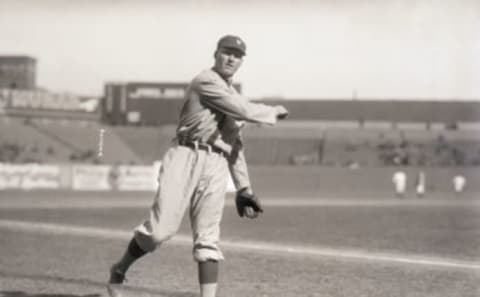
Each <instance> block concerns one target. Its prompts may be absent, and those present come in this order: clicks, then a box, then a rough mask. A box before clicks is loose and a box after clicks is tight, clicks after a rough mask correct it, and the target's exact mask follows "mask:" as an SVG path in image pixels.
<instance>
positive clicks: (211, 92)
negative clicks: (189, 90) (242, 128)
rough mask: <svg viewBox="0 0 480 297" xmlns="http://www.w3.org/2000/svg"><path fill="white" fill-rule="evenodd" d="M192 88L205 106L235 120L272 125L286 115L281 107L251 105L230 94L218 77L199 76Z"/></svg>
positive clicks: (239, 96) (244, 99) (286, 112)
mask: <svg viewBox="0 0 480 297" xmlns="http://www.w3.org/2000/svg"><path fill="white" fill-rule="evenodd" d="M194 87H195V89H196V91H197V92H198V93H199V95H200V100H201V102H202V103H203V104H204V105H205V106H207V107H208V108H211V109H213V110H216V111H218V112H220V113H223V114H225V115H227V116H231V117H232V118H234V119H236V120H240V121H247V122H251V123H263V124H269V125H274V124H275V123H276V122H277V120H278V119H282V118H285V117H286V116H287V114H288V111H287V110H286V109H285V108H284V107H283V106H281V105H277V106H270V105H266V104H262V103H253V102H250V101H249V100H248V99H247V98H246V97H244V96H241V95H240V94H238V93H232V92H231V90H229V89H228V86H227V85H226V83H225V82H224V81H223V80H222V78H221V77H219V76H215V75H205V76H200V77H198V78H197V79H196V80H195V82H194Z"/></svg>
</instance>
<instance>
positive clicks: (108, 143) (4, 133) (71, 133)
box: [0, 59, 480, 168]
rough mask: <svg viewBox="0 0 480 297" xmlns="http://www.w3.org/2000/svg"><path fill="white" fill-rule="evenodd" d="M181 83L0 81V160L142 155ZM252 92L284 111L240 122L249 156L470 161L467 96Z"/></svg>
mask: <svg viewBox="0 0 480 297" xmlns="http://www.w3.org/2000/svg"><path fill="white" fill-rule="evenodd" d="M25 61H27V62H32V61H33V62H34V60H31V59H30V60H29V59H27V60H25ZM4 80H6V79H4ZM186 87H187V84H186V83H144V82H131V83H107V84H106V85H105V94H103V95H102V96H98V97H95V98H92V97H85V96H79V95H75V94H60V93H55V92H50V91H46V90H43V89H38V88H37V89H35V88H34V89H23V90H20V89H12V88H6V87H4V88H3V89H0V103H1V104H0V107H1V109H0V114H1V121H0V123H1V125H0V131H1V138H0V161H1V162H13V163H26V162H38V163H52V162H56V163H71V162H73V163H78V162H80V163H82V162H85V163H93V164H99V163H102V164H122V163H123V164H151V163H152V162H155V161H156V160H160V159H161V157H162V155H163V153H164V152H165V151H166V149H167V148H168V147H169V146H170V144H171V141H172V139H173V137H174V135H175V123H176V121H177V119H176V117H177V115H178V111H179V109H180V108H181V105H182V98H183V96H184V94H185V91H186ZM236 87H237V88H238V89H239V90H241V85H237V86H236ZM258 101H265V102H266V103H269V104H282V105H284V106H286V107H287V109H288V110H289V111H290V115H289V118H288V119H287V120H286V121H284V122H281V123H279V125H277V126H275V127H262V126H259V127H256V126H255V125H250V126H248V127H247V129H246V130H245V131H244V138H245V143H246V156H247V159H248V160H249V162H250V163H251V164H253V165H294V166H300V165H303V166H305V165H316V166H327V167H348V168H357V167H388V166H430V167H436V166H439V167H448V166H478V165H480V139H479V138H480V136H479V135H480V134H479V133H478V131H479V129H478V122H479V121H480V103H478V102H475V101H468V102H466V101H463V102H459V101H454V100H452V101H441V102H440V101H404V100H317V101H315V100H295V99H292V100H285V99H281V100H280V99H279V100H274V99H268V100H258ZM101 131H103V132H102V133H103V134H102V133H100V132H101ZM100 134H102V135H100ZM100 137H102V142H103V143H102V150H103V151H102V154H101V156H99V154H98V150H99V140H100Z"/></svg>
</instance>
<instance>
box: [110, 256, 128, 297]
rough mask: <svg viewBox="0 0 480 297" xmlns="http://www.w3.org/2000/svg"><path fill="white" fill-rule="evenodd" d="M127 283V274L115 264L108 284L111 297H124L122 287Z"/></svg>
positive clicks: (111, 269)
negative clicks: (121, 291)
mask: <svg viewBox="0 0 480 297" xmlns="http://www.w3.org/2000/svg"><path fill="white" fill-rule="evenodd" d="M124 281H125V273H124V272H123V271H121V270H120V269H119V268H118V264H113V265H112V267H111V268H110V279H109V280H108V284H107V292H108V296H110V297H122V294H121V293H120V286H121V285H122V284H123V282H124Z"/></svg>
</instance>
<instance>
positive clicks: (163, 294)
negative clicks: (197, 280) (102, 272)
mask: <svg viewBox="0 0 480 297" xmlns="http://www.w3.org/2000/svg"><path fill="white" fill-rule="evenodd" d="M0 277H6V278H23V279H30V280H34V281H53V282H57V283H68V284H77V285H78V284H80V285H85V287H89V288H90V289H91V288H92V287H94V288H95V291H97V289H98V291H99V292H100V293H93V294H86V295H82V294H80V295H78V294H65V293H35V292H33V293H32V292H25V291H19V290H4V291H1V290H0V297H103V296H107V289H106V283H105V282H99V281H93V280H89V279H81V278H65V277H59V276H49V275H32V274H23V273H11V272H10V273H6V272H2V271H0ZM90 289H89V290H90ZM123 290H124V291H125V292H126V293H127V292H128V293H127V294H126V295H127V296H135V292H138V293H147V294H151V295H156V296H159V297H167V296H168V297H196V296H197V294H196V293H193V292H178V291H170V290H158V289H152V288H146V287H136V286H129V285H126V286H124V288H123ZM32 291H35V290H32Z"/></svg>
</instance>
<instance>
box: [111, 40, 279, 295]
mask: <svg viewBox="0 0 480 297" xmlns="http://www.w3.org/2000/svg"><path fill="white" fill-rule="evenodd" d="M245 53H246V45H245V43H244V42H243V40H242V39H240V38H239V37H237V36H232V35H227V36H224V37H222V38H221V39H220V40H219V41H218V43H217V48H216V50H215V54H214V57H215V64H214V66H213V67H212V68H210V69H206V70H204V71H202V72H201V73H200V74H198V75H197V76H196V77H195V78H194V79H193V81H192V82H191V84H190V86H189V88H188V90H187V92H186V99H185V103H184V106H183V108H182V110H181V112H180V120H179V124H178V127H177V133H176V139H175V143H174V144H173V146H172V147H171V148H170V149H169V150H168V151H167V152H166V153H165V155H164V158H163V160H162V165H161V167H160V172H159V176H158V182H159V186H158V190H157V194H156V195H155V198H154V201H153V204H152V207H151V209H150V215H149V217H148V218H147V219H146V220H145V222H144V223H143V224H141V225H139V226H137V228H135V230H134V235H133V238H132V239H131V240H130V243H129V245H128V247H127V249H126V251H125V252H124V254H123V256H122V257H121V258H120V259H119V260H118V261H117V262H115V263H114V264H113V265H112V267H111V269H110V279H109V281H108V286H107V289H108V293H109V295H110V296H115V297H117V296H120V291H119V288H120V285H121V284H122V283H123V281H124V279H125V274H126V273H127V270H128V269H129V267H130V266H131V265H132V264H133V263H134V262H135V261H136V260H138V259H139V258H141V257H142V256H144V255H145V254H146V253H149V252H153V251H154V250H155V249H156V248H157V247H158V246H160V245H161V244H162V243H163V242H165V241H166V240H168V239H170V238H171V237H172V236H173V235H174V234H175V233H176V232H177V230H178V228H179V226H180V223H181V221H182V218H183V215H184V213H185V211H187V210H188V214H189V216H190V221H191V226H192V233H193V258H194V260H195V261H196V262H198V280H199V283H200V294H201V297H214V296H215V295H216V289H217V278H218V265H219V261H220V260H223V254H222V252H221V251H220V248H219V246H218V243H219V240H220V221H221V218H222V214H223V206H224V200H225V193H226V191H227V186H228V180H229V173H230V175H231V177H232V181H233V184H234V186H235V188H236V190H237V194H236V199H235V202H236V207H237V211H238V214H239V215H240V216H241V217H248V218H256V217H257V216H258V215H259V213H261V212H262V211H263V210H262V207H261V205H260V201H259V200H258V198H257V197H256V196H255V195H253V190H252V186H251V183H250V178H249V175H248V170H247V164H246V161H245V156H244V150H243V140H242V137H241V133H240V131H241V129H242V127H243V126H244V124H245V122H251V123H260V124H268V125H274V124H275V123H276V122H277V120H278V119H283V118H285V117H286V116H287V114H288V112H287V110H286V109H285V108H284V107H283V106H280V105H277V106H269V105H265V104H260V103H253V102H250V101H249V100H248V99H247V98H245V97H243V96H242V95H240V94H238V92H237V91H236V90H235V88H234V87H233V84H232V78H233V75H234V74H235V72H236V71H237V70H238V69H239V67H240V66H241V64H242V62H243V58H244V56H245ZM156 277H161V276H156Z"/></svg>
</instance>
